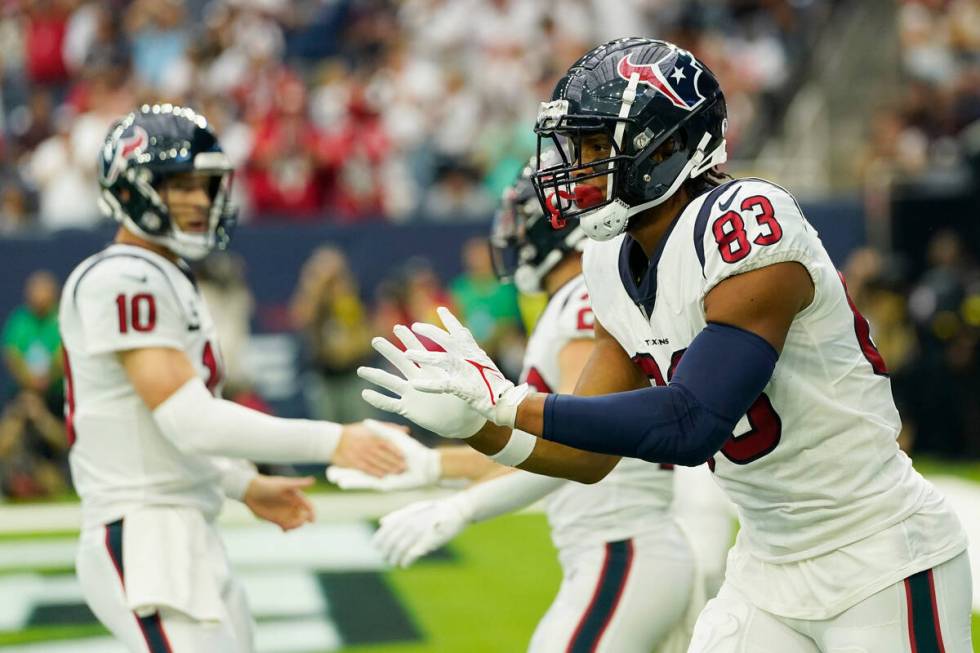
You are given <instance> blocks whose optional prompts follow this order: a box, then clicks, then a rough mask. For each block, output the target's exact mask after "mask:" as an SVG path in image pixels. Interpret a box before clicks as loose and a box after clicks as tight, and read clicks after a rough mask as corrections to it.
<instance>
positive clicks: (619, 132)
mask: <svg viewBox="0 0 980 653" xmlns="http://www.w3.org/2000/svg"><path fill="white" fill-rule="evenodd" d="M639 83H640V73H638V72H634V73H633V74H631V75H630V81H629V83H628V84H626V88H624V89H623V103H622V104H620V105H619V116H618V117H619V120H617V121H616V131H614V132H613V143H615V148H616V150H615V151H616V152H622V151H623V134H624V133H625V132H626V118H628V117H629V115H630V108H631V107H632V106H633V102H634V101H635V100H636V87H637V86H638V85H639ZM612 168H613V164H612V163H610V164H609V169H610V172H609V174H608V175H606V199H607V200H611V199H612V193H613V186H614V185H615V184H614V183H613V175H614V174H615V173H614V172H612Z"/></svg>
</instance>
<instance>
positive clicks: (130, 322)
mask: <svg viewBox="0 0 980 653" xmlns="http://www.w3.org/2000/svg"><path fill="white" fill-rule="evenodd" d="M116 314H117V315H118V317H119V333H129V330H130V329H132V330H133V331H138V332H139V333H146V332H148V331H153V329H154V327H156V325H157V304H156V300H155V299H154V298H153V295H151V294H150V293H145V292H143V293H139V294H137V295H133V296H132V297H127V296H126V295H116Z"/></svg>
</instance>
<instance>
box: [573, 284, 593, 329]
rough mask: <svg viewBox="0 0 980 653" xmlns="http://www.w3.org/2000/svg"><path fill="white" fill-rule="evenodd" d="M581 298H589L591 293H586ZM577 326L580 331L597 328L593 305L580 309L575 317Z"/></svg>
mask: <svg viewBox="0 0 980 653" xmlns="http://www.w3.org/2000/svg"><path fill="white" fill-rule="evenodd" d="M579 299H582V300H586V301H587V300H588V299H589V293H584V294H583V295H582V296H581V297H579ZM575 328H576V329H577V330H579V331H592V330H593V329H595V315H593V314H592V307H591V306H583V307H582V308H580V309H579V310H578V314H577V315H576V317H575Z"/></svg>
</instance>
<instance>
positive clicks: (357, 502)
mask: <svg viewBox="0 0 980 653" xmlns="http://www.w3.org/2000/svg"><path fill="white" fill-rule="evenodd" d="M448 493H449V491H448V490H444V489H432V490H429V489H427V490H411V491H408V492H397V493H396V492H392V493H389V494H383V493H380V492H332V493H329V494H325V493H316V494H312V495H310V497H309V498H310V501H311V502H312V503H313V507H314V508H315V510H316V516H317V521H318V522H338V521H357V520H364V519H377V518H379V517H382V516H384V515H386V514H388V513H389V512H391V511H393V510H397V509H398V508H401V507H402V506H404V505H406V504H409V503H412V502H413V501H421V500H423V499H435V498H438V497H441V496H445V495H446V494H448ZM81 514H82V513H81V505H80V504H78V503H53V504H20V505H3V504H0V535H16V534H18V533H43V532H49V531H66V530H73V529H77V528H78V527H79V525H80V524H81V523H82V516H81ZM218 523H219V524H221V525H222V526H226V525H243V524H255V523H258V520H257V519H256V518H255V517H254V516H253V515H252V514H251V513H250V512H249V510H248V508H246V507H245V505H244V504H242V503H240V502H238V501H226V502H225V506H224V510H223V511H222V513H221V516H220V517H219V519H218Z"/></svg>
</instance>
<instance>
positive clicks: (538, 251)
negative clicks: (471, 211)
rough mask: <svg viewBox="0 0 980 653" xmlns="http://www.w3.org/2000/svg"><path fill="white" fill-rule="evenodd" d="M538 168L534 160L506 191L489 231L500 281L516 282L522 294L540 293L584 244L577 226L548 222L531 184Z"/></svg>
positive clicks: (494, 264) (582, 236) (491, 248)
mask: <svg viewBox="0 0 980 653" xmlns="http://www.w3.org/2000/svg"><path fill="white" fill-rule="evenodd" d="M536 169H537V164H536V159H533V158H532V159H531V160H530V162H528V164H527V165H526V166H525V167H524V169H523V170H521V172H520V174H518V176H517V180H516V181H515V182H514V183H513V184H512V185H510V186H509V187H508V188H507V189H506V190H504V194H503V199H502V201H501V203H500V208H499V209H497V213H496V214H495V215H494V218H493V227H492V229H491V232H490V250H491V252H492V253H493V268H494V272H496V273H497V277H499V278H500V279H501V280H504V281H509V280H513V281H514V284H515V285H516V286H517V289H518V290H520V291H521V292H522V293H535V292H541V282H542V280H543V279H544V277H545V276H546V275H547V274H548V273H549V272H551V270H552V269H553V268H554V267H555V266H556V265H558V263H559V262H561V260H562V259H563V258H565V256H566V255H567V254H568V253H569V252H572V251H581V250H582V247H583V246H584V245H585V233H584V232H583V231H582V230H581V229H579V227H578V225H577V224H576V225H566V226H564V227H562V228H560V229H554V228H552V226H551V224H550V223H549V222H548V219H547V218H546V217H545V214H544V212H543V211H542V210H541V205H540V204H539V203H538V200H537V197H536V195H535V192H534V187H533V186H532V184H531V178H532V177H533V176H534V173H535V171H536Z"/></svg>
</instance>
